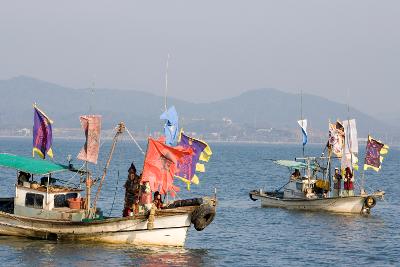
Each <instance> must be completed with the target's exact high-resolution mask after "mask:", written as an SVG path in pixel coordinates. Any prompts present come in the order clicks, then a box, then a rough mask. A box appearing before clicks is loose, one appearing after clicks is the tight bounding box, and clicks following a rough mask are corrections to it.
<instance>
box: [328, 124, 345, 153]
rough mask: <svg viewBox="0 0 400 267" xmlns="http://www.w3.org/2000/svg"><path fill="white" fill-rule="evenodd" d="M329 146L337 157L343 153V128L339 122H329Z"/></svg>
mask: <svg viewBox="0 0 400 267" xmlns="http://www.w3.org/2000/svg"><path fill="white" fill-rule="evenodd" d="M329 146H330V147H331V149H332V151H333V153H335V155H336V156H337V157H341V156H342V155H343V147H344V129H343V125H342V124H341V123H340V122H338V121H337V122H336V123H335V124H333V123H329Z"/></svg>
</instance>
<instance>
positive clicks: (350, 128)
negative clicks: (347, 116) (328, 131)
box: [341, 119, 358, 170]
mask: <svg viewBox="0 0 400 267" xmlns="http://www.w3.org/2000/svg"><path fill="white" fill-rule="evenodd" d="M343 128H344V136H345V138H344V150H343V156H342V161H341V165H342V170H345V169H346V168H347V167H349V168H350V169H352V170H353V169H355V170H358V138H357V127H356V120H354V119H352V120H346V121H343Z"/></svg>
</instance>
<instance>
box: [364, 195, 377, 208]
mask: <svg viewBox="0 0 400 267" xmlns="http://www.w3.org/2000/svg"><path fill="white" fill-rule="evenodd" d="M364 205H365V206H366V207H367V208H370V209H371V208H373V207H374V206H375V205H376V199H375V198H374V197H373V196H367V197H366V198H365V201H364Z"/></svg>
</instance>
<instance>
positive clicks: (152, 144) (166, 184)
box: [142, 138, 193, 195]
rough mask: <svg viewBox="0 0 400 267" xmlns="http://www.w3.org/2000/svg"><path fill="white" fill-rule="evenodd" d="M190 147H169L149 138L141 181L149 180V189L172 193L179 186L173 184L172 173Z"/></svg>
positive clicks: (189, 150) (177, 189) (188, 153)
mask: <svg viewBox="0 0 400 267" xmlns="http://www.w3.org/2000/svg"><path fill="white" fill-rule="evenodd" d="M192 153H193V151H192V149H191V148H189V149H187V148H183V147H180V146H176V147H170V146H168V145H166V144H163V143H162V142H160V141H156V140H154V139H151V138H149V143H148V146H147V153H146V158H145V160H144V166H143V174H142V181H143V182H149V184H150V188H151V191H153V192H155V191H160V193H161V194H163V195H164V194H166V193H167V192H170V193H171V195H174V193H175V192H178V191H179V187H176V186H175V185H173V182H174V180H173V179H174V175H175V173H176V172H177V167H176V166H177V163H178V162H179V161H181V160H182V159H183V157H185V156H187V155H191V154H192Z"/></svg>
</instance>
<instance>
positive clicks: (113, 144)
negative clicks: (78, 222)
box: [93, 122, 125, 212]
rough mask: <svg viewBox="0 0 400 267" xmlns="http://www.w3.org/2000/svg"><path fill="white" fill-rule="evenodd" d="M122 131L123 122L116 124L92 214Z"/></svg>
mask: <svg viewBox="0 0 400 267" xmlns="http://www.w3.org/2000/svg"><path fill="white" fill-rule="evenodd" d="M124 130H125V124H124V123H123V122H120V123H119V124H118V126H117V132H116V133H115V136H114V138H113V142H112V145H111V150H110V154H109V156H108V160H107V163H106V166H105V167H104V169H103V175H102V177H101V180H100V184H99V187H98V188H97V192H96V197H95V199H94V201H93V211H94V212H96V204H97V200H98V199H99V196H100V191H101V187H102V185H103V182H104V179H105V178H106V175H107V169H108V166H109V165H110V162H111V159H112V155H113V154H114V150H115V146H116V144H117V141H118V137H119V136H120V135H121V134H122V133H123V132H124Z"/></svg>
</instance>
